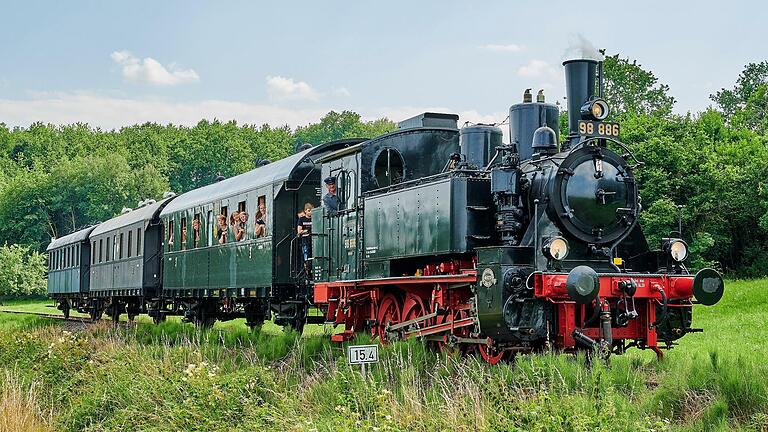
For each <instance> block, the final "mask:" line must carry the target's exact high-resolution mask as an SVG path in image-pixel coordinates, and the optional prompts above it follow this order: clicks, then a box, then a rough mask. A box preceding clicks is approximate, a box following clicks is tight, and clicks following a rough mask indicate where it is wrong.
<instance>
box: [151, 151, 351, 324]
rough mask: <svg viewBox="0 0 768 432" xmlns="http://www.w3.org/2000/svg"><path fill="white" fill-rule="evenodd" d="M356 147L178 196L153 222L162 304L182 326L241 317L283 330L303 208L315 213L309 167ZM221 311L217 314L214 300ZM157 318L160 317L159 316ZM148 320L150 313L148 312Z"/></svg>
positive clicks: (302, 157) (316, 173) (313, 170)
mask: <svg viewBox="0 0 768 432" xmlns="http://www.w3.org/2000/svg"><path fill="white" fill-rule="evenodd" d="M357 142H358V141H357V140H343V141H337V142H333V143H327V144H324V145H320V146H317V147H312V148H309V149H306V150H303V151H300V152H299V153H296V154H294V155H292V156H289V157H287V158H285V159H281V160H279V161H276V162H273V163H268V164H266V165H263V166H261V167H258V168H256V169H254V170H251V171H249V172H246V173H244V174H241V175H238V176H235V177H231V178H228V179H224V180H220V181H217V182H216V183H213V184H210V185H208V186H204V187H202V188H199V189H195V190H192V191H189V192H187V193H184V194H181V195H179V196H178V197H177V198H176V199H174V200H173V201H172V202H171V203H170V204H168V206H166V207H165V209H164V210H163V212H162V214H161V218H162V220H163V224H164V226H165V227H166V232H165V234H164V238H163V246H162V248H163V256H164V258H163V296H164V301H166V302H169V303H172V304H173V306H172V307H171V308H172V310H170V311H166V313H168V312H171V313H177V312H179V311H178V310H175V309H177V308H180V309H181V313H183V315H184V317H185V319H187V320H189V321H194V322H198V323H202V324H210V323H212V322H213V321H215V320H216V319H219V320H227V319H234V318H239V317H245V318H246V320H247V322H248V324H249V325H250V326H256V325H259V324H260V323H261V322H263V321H264V319H265V318H267V317H268V316H269V314H270V310H272V312H274V313H275V316H276V321H277V322H281V323H286V324H291V323H294V322H299V321H301V320H303V317H302V316H300V315H301V314H302V313H303V312H302V313H297V311H298V310H302V311H303V310H304V308H303V307H301V308H299V307H296V305H298V304H301V305H302V306H303V305H304V303H305V301H306V300H305V299H303V298H301V299H297V298H296V296H295V292H296V288H295V287H296V277H297V273H298V272H300V270H301V268H302V266H300V265H299V263H298V255H297V244H296V242H295V241H294V239H295V237H296V236H295V233H296V221H297V215H298V213H299V212H300V211H302V209H303V207H304V204H306V203H311V204H312V205H314V206H318V205H319V202H320V196H319V194H320V191H319V190H318V188H317V185H318V184H319V182H320V166H319V165H318V164H316V163H315V161H314V160H315V159H316V158H318V157H320V156H322V155H324V154H326V153H328V152H329V151H332V150H334V149H338V148H343V147H344V146H347V145H351V144H355V143H357ZM222 299H226V301H224V304H225V307H224V308H223V309H221V308H220V307H219V305H220V303H221V300H222ZM162 313H163V312H162V311H161V314H162ZM150 314H151V312H150Z"/></svg>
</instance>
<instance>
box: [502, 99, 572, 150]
mask: <svg viewBox="0 0 768 432" xmlns="http://www.w3.org/2000/svg"><path fill="white" fill-rule="evenodd" d="M559 123H560V112H559V110H558V108H557V106H556V105H553V104H547V103H539V102H533V103H530V102H523V103H519V104H515V105H512V106H511V107H510V108H509V137H510V140H511V143H513V144H516V145H517V152H518V154H519V155H520V160H521V161H523V160H528V159H530V158H531V156H533V153H534V150H533V133H534V132H536V129H538V128H540V127H542V126H547V127H549V128H551V129H552V130H554V131H555V134H556V135H557V131H558V130H559ZM557 139H559V137H557Z"/></svg>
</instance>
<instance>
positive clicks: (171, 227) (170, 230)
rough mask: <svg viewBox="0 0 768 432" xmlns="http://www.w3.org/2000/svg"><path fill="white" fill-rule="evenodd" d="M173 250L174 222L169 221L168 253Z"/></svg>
mask: <svg viewBox="0 0 768 432" xmlns="http://www.w3.org/2000/svg"><path fill="white" fill-rule="evenodd" d="M172 250H173V221H172V220H169V221H168V251H169V252H170V251H172Z"/></svg>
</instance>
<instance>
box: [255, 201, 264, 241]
mask: <svg viewBox="0 0 768 432" xmlns="http://www.w3.org/2000/svg"><path fill="white" fill-rule="evenodd" d="M264 201H265V199H264V197H259V210H258V211H257V212H256V215H255V216H254V218H255V219H256V237H264V236H265V235H267V204H266V203H265V202H264Z"/></svg>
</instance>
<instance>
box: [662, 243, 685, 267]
mask: <svg viewBox="0 0 768 432" xmlns="http://www.w3.org/2000/svg"><path fill="white" fill-rule="evenodd" d="M662 241H663V244H662V249H663V250H664V252H666V253H668V254H669V256H670V257H671V258H672V259H673V260H675V261H677V262H683V261H685V259H686V258H688V244H686V243H685V242H684V241H682V240H680V239H663V240H662Z"/></svg>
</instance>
